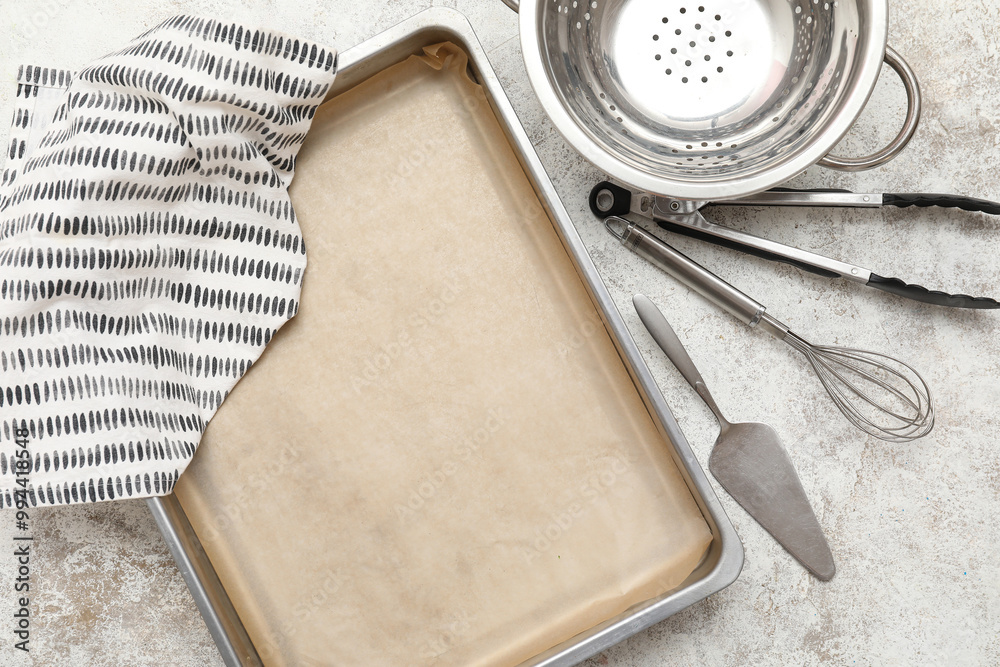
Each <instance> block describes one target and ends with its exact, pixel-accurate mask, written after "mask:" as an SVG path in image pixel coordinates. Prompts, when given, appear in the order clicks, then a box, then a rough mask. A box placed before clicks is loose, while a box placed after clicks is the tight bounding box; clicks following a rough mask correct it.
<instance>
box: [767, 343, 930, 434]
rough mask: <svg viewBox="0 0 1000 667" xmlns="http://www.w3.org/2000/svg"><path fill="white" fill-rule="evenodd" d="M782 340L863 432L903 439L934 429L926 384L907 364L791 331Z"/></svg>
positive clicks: (835, 403)
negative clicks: (801, 357) (800, 356)
mask: <svg viewBox="0 0 1000 667" xmlns="http://www.w3.org/2000/svg"><path fill="white" fill-rule="evenodd" d="M784 340H785V342H787V343H788V344H789V345H790V346H791V347H792V348H794V349H796V350H798V351H799V352H801V353H802V354H803V355H804V356H805V357H806V359H808V361H809V364H810V365H811V366H812V368H813V370H814V371H815V372H816V375H817V377H818V378H819V380H820V382H821V383H822V385H823V388H824V389H826V392H827V393H828V394H829V395H830V398H831V399H833V402H834V405H836V406H837V409H838V410H840V412H841V413H842V414H843V415H844V416H845V417H846V418H847V420H848V421H850V422H851V424H853V425H854V426H856V427H857V428H859V429H861V430H862V431H864V432H865V433H868V434H869V435H872V436H874V437H876V438H879V439H881V440H886V441H889V442H908V441H910V440H914V439H916V438H919V437H922V436H924V435H927V434H928V433H929V432H930V430H931V429H932V428H933V426H934V411H933V408H932V407H931V398H930V389H929V388H928V387H927V383H926V382H924V379H923V378H922V377H921V376H920V374H919V373H918V372H917V371H916V370H915V369H914V368H913V367H912V366H910V365H908V364H906V363H904V362H902V361H899V360H898V359H894V358H892V357H889V356H887V355H884V354H880V353H878V352H869V351H867V350H858V349H855V348H841V347H836V346H823V345H813V344H811V343H809V342H808V341H806V340H805V339H804V338H802V337H801V336H799V335H797V334H795V333H793V332H791V331H789V332H788V334H787V335H786V336H785V338H784Z"/></svg>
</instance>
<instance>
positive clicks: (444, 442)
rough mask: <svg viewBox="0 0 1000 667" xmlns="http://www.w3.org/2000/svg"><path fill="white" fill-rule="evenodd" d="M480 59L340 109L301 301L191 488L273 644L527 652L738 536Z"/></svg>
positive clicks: (371, 655) (473, 660)
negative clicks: (476, 79)
mask: <svg viewBox="0 0 1000 667" xmlns="http://www.w3.org/2000/svg"><path fill="white" fill-rule="evenodd" d="M465 71H466V60H465V56H464V54H462V53H461V52H459V51H458V50H457V49H455V47H453V46H450V45H445V46H440V47H435V48H433V49H429V50H428V55H427V56H425V57H412V58H410V59H409V60H407V61H406V62H404V63H401V64H399V65H397V66H395V67H393V68H391V69H389V70H386V71H384V72H382V73H381V74H379V75H378V76H376V77H374V78H373V79H370V80H368V81H367V82H365V83H363V84H361V85H359V86H357V87H355V88H354V89H352V90H351V91H348V92H347V93H345V94H343V95H341V96H339V97H338V98H336V99H334V100H332V101H331V102H328V103H327V104H325V105H324V106H322V107H321V109H320V112H319V114H318V115H317V118H316V119H315V121H314V123H313V127H312V130H311V131H310V134H309V136H308V138H307V140H306V144H305V146H304V147H303V149H302V151H301V153H300V156H299V160H298V166H297V169H296V176H295V180H294V182H293V184H292V188H291V196H292V201H293V203H294V206H295V210H296V212H297V215H298V220H299V222H300V224H301V225H302V227H303V232H304V234H305V239H306V248H307V252H308V258H309V265H308V268H307V271H306V275H305V280H304V285H303V291H302V302H301V307H300V310H299V313H298V315H297V316H296V317H295V318H294V319H293V320H292V321H291V322H290V323H289V324H287V325H285V327H284V328H282V329H281V330H280V331H279V333H278V334H277V336H276V337H275V339H274V340H273V341H272V342H271V344H270V345H269V346H268V347H267V349H266V351H265V353H264V355H263V356H262V357H261V359H260V361H259V362H258V363H257V364H255V366H254V368H253V369H252V370H251V371H250V372H249V373H248V374H247V376H246V377H245V378H244V379H243V380H242V381H241V382H240V383H239V384H238V385H237V386H236V388H235V389H234V391H233V392H232V394H231V395H230V396H229V397H228V399H227V400H226V401H225V403H224V404H223V406H222V408H221V409H220V410H219V412H218V414H217V415H216V416H215V418H214V419H213V420H212V422H211V423H210V424H209V427H208V431H207V432H206V434H205V437H204V439H203V441H202V444H201V447H200V448H199V450H198V453H197V455H196V456H195V459H194V461H193V462H192V464H191V466H190V468H189V469H188V471H187V472H186V474H185V475H184V476H183V477H182V478H181V480H180V483H179V484H178V486H177V490H176V493H177V495H178V496H179V498H180V500H181V502H182V504H183V506H184V509H185V511H186V512H187V514H188V516H189V518H190V519H191V521H192V524H193V525H194V526H195V529H196V530H197V532H198V534H199V536H200V537H201V539H202V541H203V542H204V545H205V548H206V551H207V552H208V554H209V556H210V558H211V560H212V562H213V564H214V565H215V567H216V569H217V570H218V572H219V575H220V577H221V579H222V582H223V584H224V585H225V586H226V588H227V590H228V592H229V594H230V596H231V597H232V599H233V602H234V604H235V606H236V609H237V610H238V611H239V613H240V616H241V617H242V619H243V621H244V623H245V625H246V626H247V629H248V631H249V633H250V635H251V637H252V639H253V640H254V643H255V644H256V646H257V647H258V650H259V651H260V653H261V655H262V657H263V658H264V659H265V661H266V662H267V663H268V664H273V665H425V664H443V665H459V664H461V665H467V664H474V665H511V664H516V663H519V662H521V661H523V660H526V659H528V658H530V657H531V656H533V655H536V654H537V653H539V652H541V651H543V650H545V649H546V648H549V647H551V646H553V645H555V644H557V643H559V642H560V641H563V640H565V639H567V638H569V637H571V636H573V635H575V634H577V633H579V632H581V631H583V630H586V629H587V628H589V627H591V626H593V625H595V624H597V623H599V622H601V621H603V620H606V619H608V618H610V617H612V616H614V615H615V614H617V613H620V612H621V611H623V610H625V609H626V608H628V607H629V606H631V605H632V604H634V603H637V602H640V601H643V600H647V599H649V598H651V597H654V596H656V595H659V594H661V593H663V592H665V591H667V590H670V589H671V588H673V587H675V586H676V585H677V584H679V583H680V582H681V581H682V580H683V579H684V578H685V577H686V576H687V575H688V574H690V572H691V571H692V570H693V569H694V567H695V566H696V565H697V563H698V562H699V560H700V559H701V558H702V557H703V555H704V553H705V551H706V548H707V546H708V544H709V542H710V539H711V536H710V533H709V529H708V526H707V525H706V523H705V521H704V519H703V518H702V516H701V514H700V512H699V510H698V508H697V506H696V505H695V502H694V500H693V498H692V497H691V495H690V492H689V491H688V489H687V487H686V485H685V484H684V482H683V481H682V479H681V477H680V475H679V473H678V472H677V469H676V467H675V465H674V463H673V462H672V460H671V458H670V456H669V453H668V448H669V444H668V443H665V442H663V441H662V439H661V437H660V436H659V435H658V433H657V431H656V429H655V427H654V425H653V422H652V421H651V419H650V417H649V415H648V413H647V411H646V409H645V407H644V405H643V404H642V401H641V399H640V397H639V395H638V393H637V391H636V389H635V387H634V386H633V384H632V382H631V380H630V378H629V376H628V374H627V372H626V370H625V368H624V366H623V365H622V362H621V360H620V358H619V356H618V354H617V351H616V350H615V348H614V345H613V343H612V341H611V339H610V338H609V336H608V334H607V332H606V330H605V329H604V326H603V325H602V323H601V320H600V317H599V315H598V314H597V311H596V310H595V308H594V306H593V305H592V302H591V301H590V299H589V297H588V295H587V293H586V291H585V288H584V286H583V284H582V283H581V281H580V278H579V277H578V276H577V274H576V271H575V269H574V267H573V266H572V264H571V261H570V259H569V257H568V256H567V255H566V252H565V250H564V249H563V247H562V245H561V243H560V241H559V239H558V237H557V235H556V233H555V231H554V230H553V228H552V226H551V222H550V221H549V220H548V218H547V217H546V215H545V214H544V213H543V211H542V209H541V207H540V205H539V203H538V200H537V198H536V196H535V194H534V193H533V191H532V189H531V187H530V184H529V183H528V180H527V179H526V177H525V176H524V173H523V171H522V169H521V167H520V165H519V164H518V162H517V159H516V157H515V156H514V154H513V152H512V150H511V148H510V146H509V144H508V143H507V141H506V139H505V137H504V135H503V132H502V130H501V129H500V127H499V125H498V124H497V121H496V118H495V117H494V115H493V113H492V111H491V110H490V108H489V105H488V103H487V101H486V100H485V98H484V96H483V93H482V90H481V89H480V88H479V87H478V86H477V85H476V84H474V83H473V82H471V81H470V80H469V79H468V77H467V75H466V74H465Z"/></svg>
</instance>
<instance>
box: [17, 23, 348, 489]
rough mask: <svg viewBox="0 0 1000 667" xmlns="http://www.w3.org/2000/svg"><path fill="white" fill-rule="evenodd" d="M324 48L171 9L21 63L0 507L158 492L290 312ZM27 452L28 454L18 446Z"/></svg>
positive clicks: (324, 78)
mask: <svg viewBox="0 0 1000 667" xmlns="http://www.w3.org/2000/svg"><path fill="white" fill-rule="evenodd" d="M336 69H337V54H336V51H334V50H332V49H329V48H325V47H322V46H319V45H317V44H313V43H310V42H306V41H303V40H300V39H296V38H294V37H289V36H286V35H282V34H280V33H276V32H273V31H269V30H260V29H253V28H245V27H242V26H239V25H236V24H232V23H228V22H224V21H217V20H212V19H205V18H198V17H190V16H178V17H175V18H172V19H169V20H167V21H165V22H163V23H161V24H160V25H158V26H156V27H155V28H153V29H152V30H150V31H148V32H146V33H145V34H143V35H141V36H140V37H138V38H137V39H135V40H134V41H133V42H132V43H130V44H128V45H127V46H126V47H125V48H123V49H121V50H120V51H117V52H115V53H112V54H109V55H107V56H105V57H104V58H101V59H99V60H97V61H95V62H93V63H91V64H90V65H89V66H88V67H86V68H85V69H83V70H81V71H80V72H78V73H76V74H73V73H71V72H67V71H64V70H57V69H50V68H42V67H22V68H21V70H20V72H19V74H18V81H17V93H16V97H15V106H16V108H15V110H14V117H13V121H12V128H11V140H10V145H9V147H8V148H7V150H6V151H5V158H6V163H5V164H4V166H3V169H2V171H0V507H11V506H14V505H15V504H16V503H15V490H16V489H19V488H22V487H20V486H19V485H18V484H17V477H16V475H15V467H14V466H15V461H16V460H17V459H16V452H17V451H18V449H20V447H19V446H18V444H17V442H16V440H15V434H16V432H17V431H18V430H19V429H21V430H26V431H27V433H28V435H27V450H28V452H29V453H30V459H29V460H30V472H29V475H28V476H27V478H28V480H29V486H28V488H27V499H28V502H29V504H30V505H33V506H39V505H64V504H74V503H83V502H97V501H102V500H115V499H119V498H143V497H148V496H155V495H164V494H167V493H170V491H171V490H172V489H173V487H174V485H175V484H176V483H177V479H178V478H179V476H180V475H181V473H182V472H183V471H184V468H185V467H186V466H187V464H188V462H189V461H190V460H191V457H192V456H193V455H194V452H195V449H196V448H197V446H198V443H199V441H200V439H201V435H202V433H203V432H204V430H205V426H206V425H207V423H208V421H209V420H210V419H211V418H212V415H213V414H214V413H215V411H216V410H217V409H218V407H219V405H220V404H221V403H222V402H223V400H225V398H226V396H227V394H228V393H229V391H230V390H231V389H232V388H233V386H234V385H235V384H236V382H237V381H238V380H239V379H240V378H241V377H242V376H243V375H244V374H245V373H246V372H247V371H248V370H249V368H250V367H251V366H252V364H253V363H254V362H255V361H256V360H257V358H258V357H259V356H260V354H261V352H263V350H264V346H266V345H267V343H268V341H270V340H271V337H272V336H273V335H274V333H275V331H277V330H278V328H280V327H281V326H282V325H283V324H284V323H285V322H286V321H288V320H289V319H290V318H291V317H293V316H294V315H295V312H296V310H297V308H298V300H299V293H300V289H301V280H302V274H303V271H304V270H305V265H306V255H305V248H304V246H303V243H302V235H301V232H300V229H299V226H298V224H297V222H296V220H295V212H294V211H293V210H292V204H291V201H290V200H289V198H288V192H287V188H288V185H289V184H290V182H291V180H292V176H293V173H294V169H295V157H296V155H297V153H298V150H299V148H300V147H301V145H302V141H303V139H304V138H305V136H306V133H307V132H308V130H309V126H310V124H311V123H312V119H313V116H314V115H315V113H316V109H317V107H318V106H319V104H320V103H321V102H322V101H323V98H324V97H325V95H326V93H327V91H328V90H329V88H330V85H331V84H332V82H333V78H334V75H335V73H336ZM22 456H23V455H22Z"/></svg>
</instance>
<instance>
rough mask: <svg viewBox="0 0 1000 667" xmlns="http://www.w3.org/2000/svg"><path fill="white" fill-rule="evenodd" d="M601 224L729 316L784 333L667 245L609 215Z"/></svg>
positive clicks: (748, 301)
mask: <svg viewBox="0 0 1000 667" xmlns="http://www.w3.org/2000/svg"><path fill="white" fill-rule="evenodd" d="M604 224H605V225H606V226H607V228H608V231H609V232H611V233H612V234H613V235H614V236H615V237H616V238H618V240H619V241H621V244H622V245H623V246H625V247H626V248H628V249H629V250H631V251H632V252H634V253H636V254H637V255H639V256H640V257H643V258H645V259H646V260H648V261H649V262H650V263H652V264H653V265H654V266H656V267H657V268H659V269H660V270H662V271H664V272H665V273H668V274H670V275H671V276H673V277H674V278H676V279H677V280H679V281H680V282H682V283H683V284H684V285H686V286H687V287H689V288H691V289H693V290H694V291H696V292H698V293H699V294H701V295H702V296H703V297H705V298H706V299H708V300H709V301H711V302H712V303H714V304H715V305H717V306H719V307H720V308H723V309H724V310H727V311H729V313H730V314H731V315H733V317H735V318H736V319H738V320H740V321H741V322H743V323H744V324H748V325H750V326H752V327H754V326H757V325H758V324H761V325H762V326H763V327H764V328H766V329H767V330H768V332H769V333H770V334H771V335H773V336H776V337H778V338H784V336H785V334H786V333H787V332H788V329H787V327H784V325H782V324H781V323H780V322H778V321H777V320H775V319H774V318H772V317H770V316H765V314H764V310H765V308H764V306H763V305H761V304H760V303H758V302H757V301H755V300H753V299H751V298H750V297H749V296H747V295H746V294H744V293H743V292H741V291H740V290H738V289H736V288H735V287H733V286H732V285H730V284H729V283H727V282H726V281H725V280H723V279H722V278H720V277H719V276H717V275H715V274H714V273H712V272H711V271H709V270H708V269H706V268H705V267H703V266H702V265H700V264H698V263H697V262H695V261H694V260H692V259H690V258H689V257H687V256H686V255H684V254H683V253H681V252H679V251H677V250H676V249H674V248H673V247H671V246H669V245H667V244H666V243H664V242H663V241H661V240H660V239H658V238H657V237H655V236H653V235H652V234H650V233H649V232H647V231H646V230H645V229H643V228H641V227H639V226H638V225H636V224H635V223H633V222H630V221H628V220H625V219H624V218H619V217H617V216H610V217H608V218H607V219H605V221H604Z"/></svg>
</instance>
